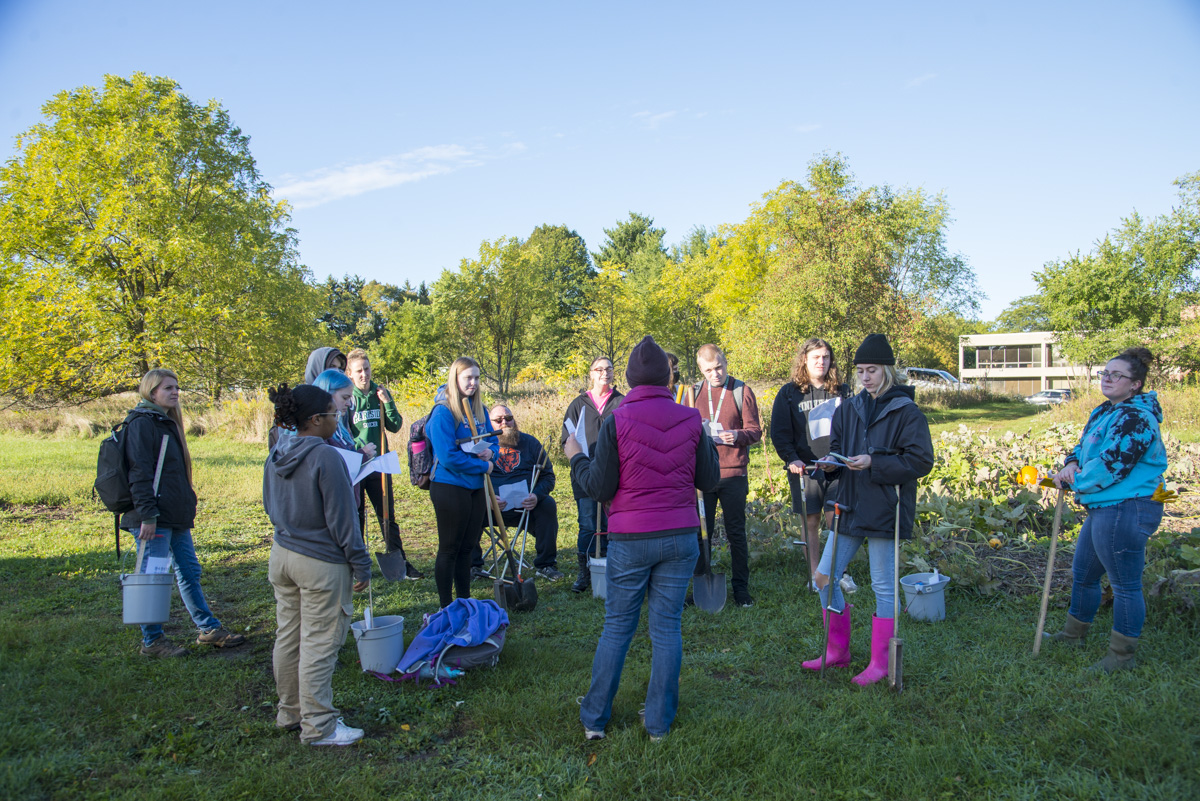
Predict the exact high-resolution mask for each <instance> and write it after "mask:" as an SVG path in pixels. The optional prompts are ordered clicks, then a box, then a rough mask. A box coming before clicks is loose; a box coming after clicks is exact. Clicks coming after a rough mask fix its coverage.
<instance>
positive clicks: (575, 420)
mask: <svg viewBox="0 0 1200 801" xmlns="http://www.w3.org/2000/svg"><path fill="white" fill-rule="evenodd" d="M624 397H625V396H624V395H622V394H621V392H620V390H618V389H617V388H616V387H614V386H613V363H612V359H610V358H608V357H607V356H597V357H596V358H595V359H593V360H592V364H591V367H590V368H588V388H587V389H581V390H580V391H579V396H578V397H576V398H575V400H573V401H571V405H570V406H568V407H567V411H566V414H564V415H563V429H562V439H561V440H560V442H559V444H565V443H566V441H567V437H568V436H570V435H569V434H568V433H567V422H568V421H570V423H571V425H572V426H583V432H584V438H585V439H586V440H587V445H588V455H589V456H591V455H592V454H593V453H595V451H596V438H597V437H598V436H599V435H600V424H601V423H603V422H604V421H605V420H606V419H608V418H609V417H611V416H612V413H613V412H614V411H616V408H617V407H618V406H620V405H621V399H622V398H624ZM571 492H572V494H573V495H574V496H575V507H576V510H577V511H578V513H579V517H578V520H579V537H578V538H577V540H576V550H577V551H578V556H579V576H578V577H577V578H576V579H575V583H574V584H572V585H571V592H584V591H585V590H588V589H590V588H591V586H592V571H591V569H590V568H589V567H588V554H589V553H592V554H594V553H595V550H596V547H595V543H594V540H595V535H596V532H597V531H604V530H605V529H607V528H608V517H607V516H606V515H605V514H604V513H603V511H601V513H600V514H596V502H595V501H593V500H592V499H591V498H589V497H587V495H586V494H585V493H584V491H583V489H581V488H580V486H579V485H578V484H577V483H576V482H575V478H574V477H572V478H571ZM607 552H608V551H607V543H605V542H604V541H603V539H602V540H601V542H600V555H601V556H604V555H606V554H607Z"/></svg>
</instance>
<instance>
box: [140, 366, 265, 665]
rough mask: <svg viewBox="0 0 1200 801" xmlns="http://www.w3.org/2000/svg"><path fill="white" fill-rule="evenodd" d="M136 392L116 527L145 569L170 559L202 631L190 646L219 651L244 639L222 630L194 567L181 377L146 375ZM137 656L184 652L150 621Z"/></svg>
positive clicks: (157, 373) (181, 592)
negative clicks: (134, 543) (126, 495)
mask: <svg viewBox="0 0 1200 801" xmlns="http://www.w3.org/2000/svg"><path fill="white" fill-rule="evenodd" d="M138 393H139V394H140V395H141V396H142V401H141V402H140V403H139V404H138V405H137V406H136V407H135V408H134V409H133V411H131V412H130V413H129V416H128V417H127V418H126V426H125V462H126V464H128V465H129V489H130V492H131V493H132V495H133V510H132V511H129V512H126V513H125V515H124V516H123V517H122V518H121V527H122V528H124V529H126V530H128V531H129V532H130V533H132V534H133V535H134V536H136V537H137V539H138V544H139V546H140V547H142V548H144V554H143V555H142V559H141V561H142V563H143V569H145V567H146V565H145V562H146V561H147V560H148V559H149V558H151V557H159V558H165V557H168V556H169V557H170V559H171V563H172V565H173V566H174V568H175V578H176V580H177V582H178V584H179V595H180V597H181V598H183V605H184V606H185V607H187V610H188V614H190V615H191V616H192V621H193V622H194V623H195V624H196V628H198V629H199V630H200V634H199V636H198V637H197V638H196V642H198V643H200V644H201V645H213V646H216V647H218V648H231V647H233V646H235V645H241V644H242V643H244V642H245V641H246V638H245V637H243V636H242V635H241V634H235V633H233V632H231V631H227V630H226V629H225V628H224V627H223V626H222V625H221V621H219V620H217V618H216V616H215V615H213V613H212V610H210V609H209V608H208V601H207V600H206V599H205V597H204V591H203V590H202V589H200V562H199V560H197V559H196V548H195V546H194V545H193V543H192V525H193V524H194V523H195V520H196V492H195V490H193V489H192V456H191V454H190V453H189V452H188V446H187V435H186V434H185V431H186V429H185V428H184V425H183V412H182V411H181V410H180V408H179V379H178V378H176V377H175V373H173V372H171V371H170V370H163V369H155V370H151V371H150V372H148V373H146V375H144V376H143V377H142V382H141V384H140V385H139V386H138ZM164 443H165V448H164ZM160 454H161V457H162V466H161V468H160V467H159V457H160ZM156 475H157V482H158V487H157V491H155V477H156ZM142 653H143V654H145V655H146V656H182V655H183V654H185V653H187V649H185V648H183V647H181V646H178V645H175V644H173V643H172V642H171V641H170V640H168V639H167V638H166V637H164V636H163V630H162V626H161V625H159V624H157V623H155V624H152V625H147V626H142Z"/></svg>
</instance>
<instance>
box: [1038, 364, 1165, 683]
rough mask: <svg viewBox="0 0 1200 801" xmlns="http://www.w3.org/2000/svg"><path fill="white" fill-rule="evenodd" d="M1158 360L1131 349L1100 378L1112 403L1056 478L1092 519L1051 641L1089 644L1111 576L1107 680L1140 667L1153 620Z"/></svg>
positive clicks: (1161, 467) (1160, 452) (1099, 411)
mask: <svg viewBox="0 0 1200 801" xmlns="http://www.w3.org/2000/svg"><path fill="white" fill-rule="evenodd" d="M1153 360H1154V356H1153V355H1152V354H1151V353H1150V351H1148V350H1146V349H1145V348H1129V349H1128V350H1126V351H1124V352H1123V353H1121V354H1120V355H1119V356H1117V357H1115V358H1113V359H1112V360H1111V361H1109V363H1108V364H1107V365H1106V366H1105V368H1104V369H1103V370H1101V371H1100V391H1101V392H1102V393H1103V394H1104V397H1105V398H1107V400H1106V401H1105V402H1104V403H1102V404H1100V405H1099V406H1097V407H1096V408H1095V409H1094V410H1093V411H1092V414H1091V416H1090V417H1089V418H1088V421H1087V425H1086V426H1084V429H1083V436H1082V438H1081V439H1080V441H1079V444H1078V445H1077V446H1076V447H1075V449H1074V450H1073V451H1071V453H1070V454H1069V455H1068V456H1067V463H1066V466H1065V467H1063V469H1062V470H1061V471H1060V472H1059V473H1057V474H1056V475H1055V476H1054V483H1056V484H1057V485H1058V486H1060V487H1062V486H1064V485H1066V486H1069V487H1070V488H1071V489H1073V490H1074V491H1075V499H1076V500H1078V501H1079V503H1080V504H1082V505H1083V506H1084V508H1085V509H1087V510H1088V512H1087V519H1085V520H1084V522H1083V527H1082V528H1081V529H1080V532H1079V541H1078V542H1077V543H1076V545H1075V561H1074V563H1073V565H1072V568H1071V569H1072V573H1073V575H1074V584H1073V585H1072V587H1071V608H1070V611H1069V612H1068V613H1067V622H1066V625H1065V626H1064V627H1063V630H1062V631H1060V632H1058V633H1057V634H1052V635H1049V636H1050V639H1052V640H1056V641H1058V642H1063V643H1067V644H1070V645H1082V644H1083V638H1084V635H1085V634H1087V630H1088V627H1089V626H1090V625H1091V623H1092V620H1093V618H1095V616H1096V610H1097V609H1099V608H1100V577H1101V576H1103V575H1104V574H1105V573H1107V574H1108V582H1109V584H1110V585H1111V586H1112V590H1113V624H1112V633H1111V635H1110V637H1109V646H1108V654H1106V655H1105V657H1104V658H1103V659H1101V660H1100V661H1099V662H1098V663H1096V664H1095V665H1094V666H1093V667H1094V668H1097V669H1099V670H1103V671H1105V672H1108V673H1111V672H1112V671H1114V670H1126V669H1128V668H1132V667H1135V666H1136V663H1135V662H1134V652H1135V651H1136V650H1137V644H1138V637H1140V636H1141V633H1142V624H1143V623H1144V622H1145V620H1146V599H1145V597H1144V596H1143V595H1142V570H1143V569H1144V568H1145V566H1146V541H1147V540H1148V539H1150V536H1151V535H1152V534H1153V533H1154V532H1155V531H1156V530H1157V529H1158V524H1159V523H1160V522H1162V515H1163V506H1162V503H1160V502H1158V501H1156V500H1154V499H1153V495H1154V491H1155V490H1156V489H1158V486H1159V484H1161V483H1162V476H1163V472H1164V471H1165V470H1166V469H1167V452H1166V449H1165V448H1164V447H1163V441H1162V436H1161V434H1160V433H1159V430H1158V427H1159V424H1160V423H1161V422H1162V408H1161V407H1160V406H1159V405H1158V397H1157V395H1156V393H1154V392H1145V391H1143V390H1144V387H1145V385H1146V372H1147V369H1148V368H1149V366H1150V364H1151V363H1152V362H1153Z"/></svg>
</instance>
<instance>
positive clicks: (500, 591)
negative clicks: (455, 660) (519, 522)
mask: <svg viewBox="0 0 1200 801" xmlns="http://www.w3.org/2000/svg"><path fill="white" fill-rule="evenodd" d="M483 483H484V488H485V490H486V491H487V494H488V507H487V510H488V525H489V526H491V527H493V530H494V531H495V532H496V538H497V540H498V541H499V543H500V548H501V551H500V552H501V554H502V555H501V557H500V558H501V560H502V561H503V562H504V569H503V570H502V571H501V572H500V575H499V576H497V577H496V579H495V580H494V581H493V582H492V590H493V592H494V593H495V595H496V603H498V604H499V605H500V607H501V608H502V609H506V610H508V609H511V610H513V611H516V612H529V611H532V610H533V609H534V608H535V607H536V606H537V584H536V583H535V582H534V581H533V579H532V578H529V579H526V578H524V577H523V576H522V575H521V568H520V563H519V562H518V561H517V558H516V557H515V556H513V552H512V548H511V547H510V546H509V544H508V532H507V531H506V530H505V528H504V517H503V515H502V514H501V512H500V505H499V504H498V503H496V492H495V490H494V489H493V488H492V479H491V476H489V475H487V474H486V473H485V474H484V476H483Z"/></svg>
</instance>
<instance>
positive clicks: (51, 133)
mask: <svg viewBox="0 0 1200 801" xmlns="http://www.w3.org/2000/svg"><path fill="white" fill-rule="evenodd" d="M43 112H44V115H45V118H46V120H45V122H43V123H40V124H38V125H35V126H34V127H33V128H31V129H30V130H29V131H27V132H25V133H24V134H22V135H21V136H20V137H19V138H18V140H17V154H16V156H15V157H14V158H13V159H11V160H10V161H9V162H8V163H7V164H6V165H5V166H4V167H3V168H2V169H0V257H2V262H0V269H2V273H0V394H4V395H8V396H10V397H14V398H17V399H18V400H20V401H23V402H26V403H50V402H57V401H79V400H84V399H87V398H93V397H98V396H102V395H105V394H109V393H112V392H118V391H122V390H127V389H129V388H132V387H134V386H136V383H137V381H138V379H139V377H140V376H141V375H142V373H144V372H145V371H146V370H147V369H149V368H151V367H155V366H160V365H161V366H165V367H170V368H172V369H174V370H176V372H178V373H179V375H180V380H181V381H182V382H183V384H184V386H185V387H188V388H191V389H205V390H208V391H209V392H211V393H212V394H213V395H219V393H220V391H221V390H222V388H226V387H230V386H234V385H239V384H245V383H260V382H263V381H269V380H274V379H276V378H279V377H286V376H287V375H289V374H290V373H292V372H294V366H295V364H296V363H297V362H300V363H302V362H303V358H304V351H305V349H306V348H307V347H308V345H309V344H310V343H309V339H310V337H311V336H312V331H313V326H314V323H315V321H316V316H317V311H316V305H315V301H316V298H315V296H314V294H313V292H312V291H311V289H310V287H309V286H308V284H307V283H306V278H307V276H306V273H305V270H304V269H303V268H302V267H301V266H299V265H298V264H297V263H296V257H295V252H294V243H295V239H294V232H293V231H292V230H291V229H290V228H288V227H287V223H288V212H287V207H286V205H285V204H283V203H276V202H274V201H272V199H271V197H270V187H269V186H268V185H267V184H266V183H265V182H263V181H262V179H261V178H260V177H259V174H258V171H257V169H256V167H255V164H254V159H253V158H252V157H251V155H250V149H249V137H247V136H245V135H244V134H243V133H242V132H241V131H240V130H239V129H238V128H236V127H235V126H234V125H233V124H232V123H231V121H230V119H229V115H228V113H227V112H226V111H225V110H224V109H223V108H221V106H220V105H219V104H218V103H216V102H215V101H210V102H208V103H207V104H205V105H198V104H196V103H193V102H192V101H191V100H189V99H188V98H187V97H185V96H184V95H183V94H182V93H181V92H180V89H179V86H178V85H177V84H176V83H175V82H174V81H172V80H170V79H168V78H160V77H149V76H146V75H143V74H140V73H138V74H135V75H133V76H131V77H129V78H121V77H115V76H107V77H106V78H105V82H104V86H103V88H102V89H97V88H93V87H83V88H80V89H75V90H73V91H68V92H62V93H60V94H58V95H56V96H55V97H54V98H53V99H52V100H50V101H49V102H48V103H46V105H45V106H44V107H43Z"/></svg>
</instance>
